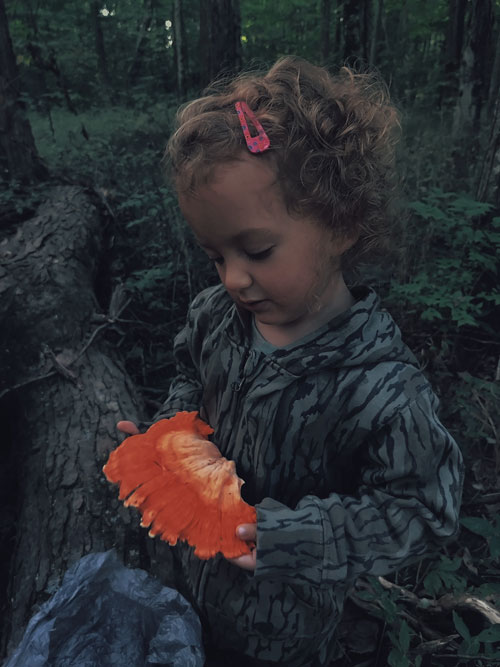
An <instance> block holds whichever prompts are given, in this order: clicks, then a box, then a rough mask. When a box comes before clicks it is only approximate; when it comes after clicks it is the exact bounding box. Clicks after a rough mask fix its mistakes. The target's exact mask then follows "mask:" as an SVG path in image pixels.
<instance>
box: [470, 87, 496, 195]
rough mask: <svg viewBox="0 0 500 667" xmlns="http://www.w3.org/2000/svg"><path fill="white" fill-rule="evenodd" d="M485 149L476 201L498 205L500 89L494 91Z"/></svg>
mask: <svg viewBox="0 0 500 667" xmlns="http://www.w3.org/2000/svg"><path fill="white" fill-rule="evenodd" d="M490 122H491V125H490V135H489V140H488V145H487V147H486V151H484V153H482V155H484V158H483V160H482V165H481V171H480V174H479V180H478V185H477V191H476V198H477V200H478V201H488V202H491V203H492V204H494V205H495V206H496V207H497V208H498V207H499V206H500V90H499V89H497V91H496V103H495V106H494V107H493V118H491V120H490Z"/></svg>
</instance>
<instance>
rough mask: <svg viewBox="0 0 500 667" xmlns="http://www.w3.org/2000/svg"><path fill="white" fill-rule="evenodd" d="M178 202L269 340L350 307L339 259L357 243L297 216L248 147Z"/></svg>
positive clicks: (284, 339) (295, 333)
mask: <svg viewBox="0 0 500 667" xmlns="http://www.w3.org/2000/svg"><path fill="white" fill-rule="evenodd" d="M179 203H180V207H181V210H182V213H183V215H184V217H185V218H186V220H187V222H188V224H189V226H190V227H191V229H192V230H193V232H194V235H195V237H196V239H197V241H198V243H199V244H200V246H201V247H202V248H203V249H204V250H205V252H206V253H207V255H208V257H209V258H210V259H211V260H213V261H214V262H215V265H216V267H217V271H218V273H219V276H220V279H221V281H222V283H223V285H224V287H225V288H226V290H227V291H228V292H229V294H230V295H231V297H232V298H233V300H234V301H235V302H236V304H237V305H238V306H239V307H241V308H244V309H246V310H248V311H250V312H251V313H253V314H254V316H255V322H256V326H257V328H258V329H259V331H260V332H261V333H262V335H263V336H264V338H266V339H267V340H269V341H270V342H271V343H274V344H275V345H281V346H282V345H286V344H288V343H290V342H293V341H294V340H297V339H298V338H301V337H302V336H304V335H306V334H307V333H310V332H311V331H314V330H315V329H317V328H318V327H319V326H321V325H322V324H324V323H326V322H327V321H328V320H329V319H331V317H333V316H334V315H336V314H338V313H340V312H342V311H343V310H345V309H346V308H349V307H350V305H351V303H352V297H351V295H350V293H349V291H348V289H347V287H346V286H345V283H344V281H343V278H342V273H341V271H340V268H339V266H340V256H341V254H342V253H343V252H345V251H346V250H347V248H348V247H349V246H350V245H351V242H346V241H344V242H336V241H335V240H334V239H333V237H332V234H331V233H330V232H329V231H328V230H327V229H325V228H323V227H321V226H320V225H319V224H317V223H315V222H314V221H312V220H310V219H304V218H298V217H296V216H293V217H292V216H291V215H290V214H289V213H288V211H287V209H286V206H285V203H284V201H283V197H282V194H281V191H280V189H279V186H278V185H277V183H276V179H275V175H274V172H273V171H272V169H271V168H270V167H269V166H268V165H267V164H265V163H264V162H263V161H262V160H261V159H259V158H256V157H255V156H252V155H250V154H249V155H246V154H242V157H241V159H240V160H238V161H237V162H232V163H230V164H224V165H221V166H218V167H215V168H214V174H213V178H212V180H211V182H210V183H209V184H207V185H202V186H200V187H198V189H197V191H196V193H195V194H194V195H182V194H181V195H180V196H179Z"/></svg>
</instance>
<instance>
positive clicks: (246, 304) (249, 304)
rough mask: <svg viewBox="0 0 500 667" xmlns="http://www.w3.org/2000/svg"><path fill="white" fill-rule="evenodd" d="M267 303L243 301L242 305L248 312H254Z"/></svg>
mask: <svg viewBox="0 0 500 667" xmlns="http://www.w3.org/2000/svg"><path fill="white" fill-rule="evenodd" d="M266 302H267V299H255V300H254V301H241V300H240V302H239V303H240V304H241V305H242V306H243V308H246V309H247V310H254V309H257V308H259V307H260V306H262V305H263V304H265V303H266Z"/></svg>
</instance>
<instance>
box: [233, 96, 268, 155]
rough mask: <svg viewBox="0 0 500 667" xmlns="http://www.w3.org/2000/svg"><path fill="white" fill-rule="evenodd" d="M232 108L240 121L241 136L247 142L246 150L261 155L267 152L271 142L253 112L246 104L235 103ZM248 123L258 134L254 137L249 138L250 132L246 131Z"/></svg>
mask: <svg viewBox="0 0 500 667" xmlns="http://www.w3.org/2000/svg"><path fill="white" fill-rule="evenodd" d="M234 106H235V107H236V113H237V114H238V119H239V121H240V125H241V129H242V130H243V135H244V137H245V140H246V142H247V147H248V150H249V151H251V152H252V153H263V152H264V151H267V149H268V148H269V146H270V145H271V142H270V141H269V137H268V136H267V134H266V132H265V130H264V128H263V127H262V125H261V124H260V123H259V121H258V120H257V117H256V116H255V114H254V112H253V111H252V110H251V109H250V107H249V106H248V104H247V103H246V102H236V104H235V105H234ZM249 121H250V123H252V125H253V126H254V128H255V129H256V130H257V132H258V135H257V136H256V137H252V136H250V131H249V129H248V122H249Z"/></svg>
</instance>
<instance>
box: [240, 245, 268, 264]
mask: <svg viewBox="0 0 500 667" xmlns="http://www.w3.org/2000/svg"><path fill="white" fill-rule="evenodd" d="M273 250H274V246H271V247H269V248H266V249H265V250H261V251H260V252H247V253H246V255H247V257H248V258H249V259H251V260H256V261H259V260H260V259H267V257H269V255H270V254H271V253H272V251H273Z"/></svg>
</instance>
